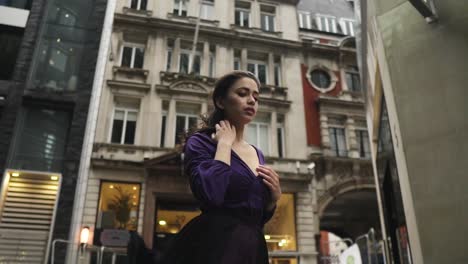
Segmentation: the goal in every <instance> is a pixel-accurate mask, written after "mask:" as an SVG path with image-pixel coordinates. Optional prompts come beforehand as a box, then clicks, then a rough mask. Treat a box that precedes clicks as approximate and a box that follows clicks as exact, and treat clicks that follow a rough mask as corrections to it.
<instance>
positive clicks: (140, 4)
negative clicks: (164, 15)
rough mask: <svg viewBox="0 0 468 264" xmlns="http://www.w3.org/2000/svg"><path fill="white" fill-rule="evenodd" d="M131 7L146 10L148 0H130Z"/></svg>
mask: <svg viewBox="0 0 468 264" xmlns="http://www.w3.org/2000/svg"><path fill="white" fill-rule="evenodd" d="M130 1H131V2H130V8H132V9H136V10H146V4H147V1H148V0H130Z"/></svg>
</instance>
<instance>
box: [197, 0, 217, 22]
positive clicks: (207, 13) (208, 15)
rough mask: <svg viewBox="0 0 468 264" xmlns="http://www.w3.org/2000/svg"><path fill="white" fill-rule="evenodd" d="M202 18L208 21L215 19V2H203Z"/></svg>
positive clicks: (204, 0) (206, 0)
mask: <svg viewBox="0 0 468 264" xmlns="http://www.w3.org/2000/svg"><path fill="white" fill-rule="evenodd" d="M201 5H202V6H201V14H200V18H202V19H206V20H213V17H214V13H215V11H214V0H203V1H202V4H201Z"/></svg>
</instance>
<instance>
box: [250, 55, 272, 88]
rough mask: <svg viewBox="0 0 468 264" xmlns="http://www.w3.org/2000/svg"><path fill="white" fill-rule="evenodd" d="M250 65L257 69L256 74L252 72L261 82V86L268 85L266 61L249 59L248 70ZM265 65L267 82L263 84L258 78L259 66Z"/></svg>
mask: <svg viewBox="0 0 468 264" xmlns="http://www.w3.org/2000/svg"><path fill="white" fill-rule="evenodd" d="M249 64H253V65H254V67H255V72H252V73H253V74H254V75H255V76H256V77H257V78H258V80H259V81H260V84H267V83H268V63H267V62H265V61H261V60H252V59H249V60H247V70H248V69H249ZM260 64H261V65H264V66H265V82H263V83H262V82H261V80H260V78H259V77H258V65H260Z"/></svg>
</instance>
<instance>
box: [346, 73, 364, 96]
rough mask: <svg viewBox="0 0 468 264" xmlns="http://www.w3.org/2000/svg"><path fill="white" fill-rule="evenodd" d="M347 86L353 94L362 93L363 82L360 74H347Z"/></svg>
mask: <svg viewBox="0 0 468 264" xmlns="http://www.w3.org/2000/svg"><path fill="white" fill-rule="evenodd" d="M345 76H346V85H347V86H348V89H349V90H350V91H353V92H360V91H361V81H360V77H359V73H357V72H346V73H345Z"/></svg>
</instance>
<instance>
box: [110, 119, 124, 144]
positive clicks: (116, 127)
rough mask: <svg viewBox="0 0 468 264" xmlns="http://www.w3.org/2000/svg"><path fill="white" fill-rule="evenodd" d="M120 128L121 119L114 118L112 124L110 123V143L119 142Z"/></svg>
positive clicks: (121, 125) (121, 127)
mask: <svg viewBox="0 0 468 264" xmlns="http://www.w3.org/2000/svg"><path fill="white" fill-rule="evenodd" d="M122 129H123V120H114V124H113V125H112V137H111V142H112V143H119V144H120V140H121V139H122Z"/></svg>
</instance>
